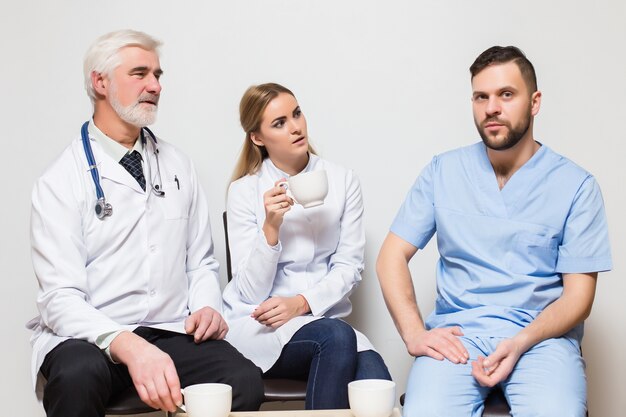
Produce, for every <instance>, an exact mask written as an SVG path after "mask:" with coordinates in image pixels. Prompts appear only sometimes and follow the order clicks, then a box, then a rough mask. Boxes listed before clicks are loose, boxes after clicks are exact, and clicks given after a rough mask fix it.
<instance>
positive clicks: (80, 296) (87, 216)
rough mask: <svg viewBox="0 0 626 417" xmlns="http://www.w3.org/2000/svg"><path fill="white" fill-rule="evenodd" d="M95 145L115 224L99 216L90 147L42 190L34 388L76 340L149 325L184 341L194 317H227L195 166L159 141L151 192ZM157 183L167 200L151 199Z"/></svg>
mask: <svg viewBox="0 0 626 417" xmlns="http://www.w3.org/2000/svg"><path fill="white" fill-rule="evenodd" d="M91 145H92V148H93V153H94V157H95V160H96V163H97V164H98V169H99V171H100V178H101V179H100V182H101V185H102V188H103V190H104V194H105V196H106V198H107V201H108V202H110V203H111V204H112V206H113V215H112V216H111V217H106V218H105V219H104V220H100V219H98V218H97V217H96V215H95V213H94V206H95V202H96V192H95V186H94V183H93V180H92V178H91V174H90V172H89V171H88V164H87V161H86V158H85V153H84V151H83V145H82V142H81V140H80V139H77V140H75V141H73V142H72V143H71V144H70V145H69V146H68V147H67V148H66V149H65V151H64V152H63V153H62V154H61V156H60V157H59V158H58V159H57V160H56V161H55V162H54V163H53V164H52V165H51V166H50V167H49V168H48V169H47V170H46V172H45V173H44V174H43V175H42V176H41V177H40V178H39V180H38V181H37V182H36V184H35V187H34V190H33V195H32V219H31V240H32V258H33V266H34V270H35V273H36V275H37V279H38V281H39V292H38V296H37V306H38V308H39V312H40V316H39V317H38V318H36V319H34V320H32V321H31V322H30V323H29V326H30V328H32V329H33V330H34V334H33V336H32V338H31V343H32V345H33V359H32V369H33V381H35V380H36V376H37V374H38V371H39V367H40V366H41V363H42V362H43V360H44V358H45V356H46V354H47V353H48V352H49V351H50V350H52V349H53V348H54V347H55V346H56V345H58V344H59V343H61V342H62V341H64V340H66V339H68V338H75V339H84V340H87V341H89V342H91V343H95V342H96V339H97V338H98V337H99V336H101V335H103V334H106V333H109V332H114V331H118V330H122V329H128V330H133V329H134V328H136V327H137V326H140V325H143V326H150V327H156V328H161V329H167V330H172V331H176V332H181V333H184V320H185V318H186V317H187V316H188V315H189V314H190V312H193V311H196V310H198V309H200V308H202V307H204V306H211V307H213V308H215V309H216V310H218V311H221V310H222V309H221V306H222V304H221V291H220V286H219V281H218V274H217V272H218V264H217V261H216V260H215V258H214V257H213V243H212V240H211V229H210V225H209V213H208V207H207V203H206V199H205V196H204V193H203V192H202V190H201V187H200V186H199V184H198V179H197V176H196V173H195V170H194V167H193V165H192V163H191V160H190V159H189V158H188V157H186V156H185V155H183V154H182V153H181V152H180V151H179V150H177V149H176V148H175V147H173V146H172V145H169V144H168V143H166V142H163V141H161V140H159V141H158V150H159V154H158V163H159V165H160V178H159V173H158V171H157V160H156V157H155V154H154V150H155V148H154V144H153V143H152V142H151V141H150V140H149V139H148V143H147V146H145V147H144V152H143V157H144V171H145V172H146V179H147V187H146V191H145V192H144V191H143V190H142V189H141V187H140V186H139V184H138V183H137V181H136V180H135V179H134V178H133V177H132V176H131V175H130V174H129V173H128V172H127V171H126V170H125V169H124V168H123V167H122V166H121V165H120V164H119V163H118V161H114V160H113V159H112V158H111V157H110V156H109V155H108V154H106V153H105V152H104V151H103V150H102V148H101V147H100V146H99V145H98V143H97V142H96V141H94V140H93V139H91ZM146 158H147V159H149V165H148V166H149V167H150V168H151V172H148V169H147V167H145V163H146V162H145V161H146ZM151 181H152V184H161V187H162V189H163V190H164V191H165V196H164V197H158V196H156V195H155V194H154V193H153V192H152V191H151V188H150V187H151Z"/></svg>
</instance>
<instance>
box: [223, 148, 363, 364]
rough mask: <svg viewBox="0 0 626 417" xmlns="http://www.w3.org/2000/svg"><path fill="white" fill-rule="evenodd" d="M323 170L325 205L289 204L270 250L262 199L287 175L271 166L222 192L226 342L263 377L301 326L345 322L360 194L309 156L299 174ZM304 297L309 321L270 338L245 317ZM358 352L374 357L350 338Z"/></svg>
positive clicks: (359, 230) (359, 263)
mask: <svg viewBox="0 0 626 417" xmlns="http://www.w3.org/2000/svg"><path fill="white" fill-rule="evenodd" d="M321 169H325V170H326V172H327V174H328V190H329V191H328V195H327V197H326V199H325V200H324V204H323V205H321V206H317V207H312V208H307V209H305V208H303V207H302V206H301V205H298V204H295V205H294V206H292V207H291V210H290V211H288V212H287V213H286V214H285V217H284V220H283V223H282V225H281V227H280V232H279V244H278V245H276V246H274V247H271V246H269V245H268V244H267V241H266V240H265V235H264V234H263V231H262V227H263V223H264V221H265V207H264V204H263V194H264V193H265V192H266V191H267V190H269V189H270V188H271V187H273V186H274V183H275V182H276V181H278V180H279V179H281V178H289V175H288V174H286V173H285V172H283V171H281V170H280V169H278V168H277V167H276V166H275V165H274V164H273V163H272V162H271V160H270V159H269V158H267V159H265V161H264V162H263V164H262V166H261V168H260V170H259V172H257V173H256V174H254V175H247V176H245V177H243V178H240V179H238V180H237V181H235V182H233V183H232V184H231V185H230V188H229V191H228V203H227V213H228V237H229V246H230V253H231V260H232V269H233V279H232V281H231V282H230V283H228V285H227V286H226V288H225V289H224V308H225V315H226V319H227V320H228V322H229V327H230V331H229V333H228V335H227V336H226V338H227V340H228V341H229V342H230V343H231V344H233V345H234V346H235V347H236V348H237V349H238V350H239V351H240V352H241V353H243V354H244V355H245V356H246V357H248V358H249V359H250V360H252V361H253V362H254V363H255V364H256V365H257V366H259V367H260V368H261V369H262V370H263V372H266V371H267V370H268V369H270V368H271V367H272V365H273V364H274V363H275V362H276V360H277V359H278V357H279V356H280V353H281V351H282V348H283V346H284V345H285V344H286V343H287V342H289V340H290V339H291V337H292V336H293V335H294V334H295V333H296V332H297V331H298V330H299V329H300V328H301V327H302V326H304V325H305V324H307V323H310V322H312V321H314V320H317V319H319V318H322V317H331V318H340V317H345V316H347V315H349V314H350V312H351V311H352V304H351V303H350V299H349V298H348V297H349V296H350V294H351V292H352V291H353V290H354V289H355V287H356V286H357V284H358V282H359V281H360V280H361V271H362V270H363V252H364V247H365V232H364V228H363V222H362V218H363V201H362V198H361V188H360V185H359V182H358V180H357V178H356V177H355V176H354V173H353V172H352V171H350V170H347V169H345V168H342V167H340V166H338V165H335V164H333V163H330V162H328V161H325V160H323V159H320V158H319V157H317V156H315V155H311V156H310V158H309V163H308V164H307V166H306V168H305V169H304V171H303V172H307V171H313V170H321ZM297 294H301V295H303V296H304V297H305V298H306V300H307V301H308V303H309V306H310V307H311V314H309V315H305V316H299V317H295V318H293V319H291V320H290V321H289V322H287V323H285V324H284V325H282V326H281V327H279V328H278V329H276V330H274V329H272V328H269V327H267V326H264V325H262V324H260V323H258V322H257V321H256V320H254V319H252V318H251V317H250V314H252V312H253V311H254V309H255V308H256V307H257V306H258V305H259V304H261V303H262V302H263V301H265V300H266V299H268V298H269V297H273V296H282V297H291V296H295V295H297ZM355 332H356V335H357V342H358V350H359V351H363V350H369V349H373V347H372V345H371V343H370V342H369V340H367V338H366V337H365V336H364V335H363V334H361V333H360V332H358V331H356V330H355Z"/></svg>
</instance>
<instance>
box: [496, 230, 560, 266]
mask: <svg viewBox="0 0 626 417" xmlns="http://www.w3.org/2000/svg"><path fill="white" fill-rule="evenodd" d="M557 257H558V242H557V239H556V237H555V236H549V235H541V234H537V233H533V232H528V231H522V232H518V233H517V234H516V235H515V237H514V238H513V239H512V240H511V243H510V247H509V250H508V251H507V253H506V256H505V263H506V266H507V268H508V269H509V270H510V271H511V272H513V273H515V274H524V275H534V276H542V275H551V274H553V273H554V269H555V268H556V261H557Z"/></svg>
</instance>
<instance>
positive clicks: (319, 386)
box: [264, 318, 391, 410]
mask: <svg viewBox="0 0 626 417" xmlns="http://www.w3.org/2000/svg"><path fill="white" fill-rule="evenodd" d="M264 377H265V378H291V379H303V380H307V390H306V401H305V408H306V409H307V410H321V409H337V408H349V405H348V383H349V382H351V381H354V380H356V379H370V378H376V379H388V380H391V375H389V371H388V370H387V366H386V365H385V362H384V361H383V359H382V358H381V356H380V355H379V354H378V353H376V352H374V351H373V350H367V351H364V352H357V347H356V335H355V334H354V330H353V329H352V327H350V325H349V324H347V323H346V322H344V321H342V320H338V319H328V318H323V319H319V320H316V321H314V322H312V323H309V324H307V325H305V326H303V327H302V328H301V329H300V330H298V331H297V332H296V334H294V335H293V337H292V338H291V340H290V341H289V343H287V344H286V345H285V346H284V347H283V351H282V353H281V354H280V357H279V358H278V360H277V361H276V363H275V364H274V366H272V368H270V369H269V370H268V371H267V372H266V373H265V375H264Z"/></svg>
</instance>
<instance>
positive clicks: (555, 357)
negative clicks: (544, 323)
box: [403, 337, 587, 417]
mask: <svg viewBox="0 0 626 417" xmlns="http://www.w3.org/2000/svg"><path fill="white" fill-rule="evenodd" d="M501 340H503V339H502V338H491V337H461V341H462V342H463V344H464V345H465V347H466V348H467V350H468V352H469V355H470V360H469V361H468V363H467V364H454V363H452V362H449V361H448V360H445V359H444V360H443V361H438V360H435V359H432V358H430V357H427V356H421V357H418V358H416V359H415V362H414V363H413V367H412V368H411V371H410V374H409V380H408V383H407V391H406V400H405V403H404V410H403V416H404V417H450V416H454V417H465V416H467V417H470V416H471V417H480V416H482V412H483V408H484V400H485V398H486V397H487V394H488V393H489V390H490V388H486V387H481V386H480V385H479V384H478V382H476V380H475V379H474V377H473V376H472V366H471V363H470V361H474V360H476V359H477V357H478V356H479V355H482V356H488V355H489V354H490V353H492V352H493V351H494V350H495V349H496V346H497V345H498V343H499V342H500V341H501ZM500 386H501V388H502V390H503V392H504V395H505V397H506V399H507V401H508V403H509V405H510V406H511V414H512V416H514V417H530V416H535V417H541V416H545V417H554V416H559V417H584V416H585V413H586V409H587V384H586V377H585V362H584V360H583V358H582V356H581V354H580V347H579V346H578V343H577V342H574V341H571V340H569V339H566V338H558V339H548V340H545V341H543V342H541V343H539V344H537V345H536V346H534V347H533V348H531V349H530V350H529V351H528V352H526V353H525V354H524V355H522V357H521V358H520V360H519V361H518V362H517V365H516V366H515V368H513V371H512V372H511V374H510V375H509V377H508V378H507V379H505V380H504V381H502V382H501V383H500Z"/></svg>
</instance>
